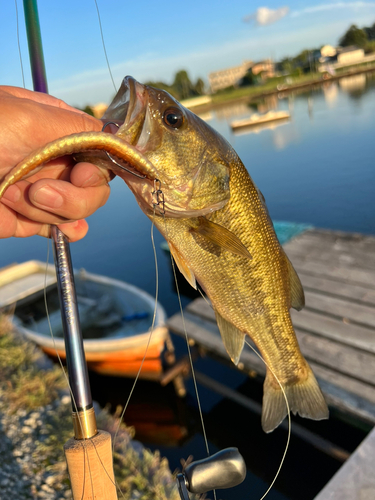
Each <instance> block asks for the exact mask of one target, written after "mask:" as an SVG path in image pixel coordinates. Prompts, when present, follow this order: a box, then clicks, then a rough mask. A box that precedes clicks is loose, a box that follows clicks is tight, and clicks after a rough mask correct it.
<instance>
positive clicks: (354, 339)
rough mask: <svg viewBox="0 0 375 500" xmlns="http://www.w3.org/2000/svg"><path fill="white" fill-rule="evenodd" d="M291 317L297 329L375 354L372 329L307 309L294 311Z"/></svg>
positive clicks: (374, 338) (374, 336)
mask: <svg viewBox="0 0 375 500" xmlns="http://www.w3.org/2000/svg"><path fill="white" fill-rule="evenodd" d="M291 316H292V321H293V325H294V326H295V327H296V328H299V329H302V330H304V331H308V332H310V333H315V334H316V335H318V336H323V337H326V338H329V339H331V340H335V341H337V342H340V343H343V344H346V345H349V346H352V347H355V348H358V349H363V350H365V351H368V352H372V353H374V354H375V334H374V331H373V329H371V328H366V327H363V326H360V325H354V324H352V323H345V322H344V321H342V320H339V319H337V318H332V317H329V316H323V315H322V314H321V313H320V312H319V311H309V310H307V309H303V310H302V311H295V310H292V311H291Z"/></svg>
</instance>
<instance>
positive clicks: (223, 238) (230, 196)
mask: <svg viewBox="0 0 375 500" xmlns="http://www.w3.org/2000/svg"><path fill="white" fill-rule="evenodd" d="M104 118H105V119H108V120H114V121H118V122H119V123H122V125H121V126H120V128H119V129H118V132H117V133H116V135H115V136H113V135H110V134H105V133H103V132H102V133H100V132H91V133H82V134H74V135H72V136H68V137H65V138H62V139H59V140H57V141H54V142H53V143H51V144H49V145H47V146H45V147H44V148H42V149H41V150H39V151H37V152H36V154H32V155H30V156H29V157H28V158H26V159H25V160H24V161H23V162H21V163H20V164H19V165H17V166H16V167H15V168H14V169H13V170H12V171H11V172H10V173H9V174H8V175H7V176H6V178H5V179H4V181H3V182H2V184H1V185H0V198H1V196H2V194H3V193H4V191H5V189H6V188H7V187H8V186H9V185H11V184H13V183H14V182H16V181H17V180H19V179H20V178H22V177H23V176H24V175H26V174H28V173H29V172H31V171H32V170H34V169H35V168H37V167H40V165H42V164H43V163H44V162H46V161H49V160H50V159H52V158H56V157H57V156H62V155H65V154H67V153H80V155H78V156H77V159H79V160H87V161H91V162H93V163H95V164H97V165H98V166H100V167H103V168H109V169H110V170H112V171H113V172H114V173H115V174H117V175H119V176H120V177H122V178H123V180H124V181H125V182H126V184H127V185H128V186H129V188H130V189H131V191H132V192H133V193H134V195H135V197H136V199H137V201H138V204H139V206H140V207H141V209H142V210H143V211H144V213H145V214H146V215H147V216H148V217H149V218H150V219H152V220H153V221H154V223H155V225H156V226H157V228H158V229H159V231H160V232H161V233H162V234H163V236H164V237H165V239H166V240H167V242H168V244H169V247H170V250H171V253H172V255H173V258H174V260H175V262H176V264H177V266H178V268H179V269H180V271H181V272H182V274H183V275H184V276H185V278H186V279H187V281H188V282H189V283H190V284H191V285H192V286H193V287H194V288H196V286H197V283H199V284H200V286H201V287H202V289H203V290H204V291H205V293H206V294H207V296H208V297H209V299H210V301H211V303H212V306H213V308H214V310H215V314H216V319H217V323H218V327H219V330H220V333H221V336H222V339H223V342H224V345H225V347H226V350H227V352H228V354H229V356H230V358H231V359H232V361H233V363H235V364H237V363H238V362H239V359H240V355H241V352H242V349H243V346H244V341H245V336H246V335H248V336H249V337H250V338H251V339H252V340H253V341H254V343H255V344H256V346H257V347H258V349H259V351H260V353H261V355H262V356H263V358H264V360H265V362H266V365H267V374H266V379H265V382H264V394H263V409H262V427H263V429H264V430H265V431H266V432H271V431H272V430H273V429H274V428H275V427H277V426H278V425H279V424H280V422H281V421H282V420H283V419H284V418H285V416H286V414H287V407H286V404H285V401H284V396H283V394H282V391H281V388H280V385H279V382H280V383H281V384H282V386H283V388H284V390H285V393H286V395H287V398H288V402H289V406H290V409H291V411H292V412H293V413H295V414H296V413H299V414H300V415H301V416H302V417H307V418H312V419H316V420H320V419H325V418H328V408H327V405H326V403H325V400H324V397H323V395H322V393H321V391H320V388H319V386H318V383H317V381H316V379H315V377H314V375H313V373H312V371H311V368H310V367H309V365H308V363H307V361H306V360H305V358H304V357H303V355H302V354H301V352H300V349H299V346H298V342H297V339H296V336H295V333H294V329H293V325H292V322H291V318H290V313H289V309H290V308H291V307H294V308H295V309H298V310H299V309H301V308H302V307H303V306H304V294H303V289H302V286H301V283H300V280H299V278H298V276H297V273H296V272H295V270H294V268H293V266H292V264H291V263H290V261H289V259H288V257H287V256H286V254H285V253H284V250H283V249H282V247H281V245H280V244H279V242H278V239H277V237H276V234H275V231H274V229H273V225H272V221H271V219H270V217H269V215H268V211H267V207H266V204H265V200H264V198H263V195H262V194H261V192H260V191H259V190H258V189H257V187H256V186H255V184H254V182H253V181H252V179H251V177H250V175H249V174H248V172H247V170H246V168H245V167H244V165H243V164H242V162H241V160H240V159H239V157H238V156H237V154H236V153H235V151H234V150H233V148H232V147H231V146H230V145H229V144H228V142H227V141H226V140H225V139H224V138H223V137H221V136H220V135H219V134H218V133H217V132H216V131H215V130H213V129H212V128H211V127H210V126H209V125H208V124H206V123H205V122H204V121H202V120H201V119H200V118H199V117H197V116H196V115H194V113H192V112H191V111H189V110H187V109H185V108H184V107H183V106H181V105H180V104H179V103H178V102H177V101H176V100H175V99H173V98H172V97H171V96H170V95H169V94H168V93H166V92H164V91H161V90H157V89H154V88H152V87H149V86H146V85H141V84H140V83H138V82H136V81H135V80H134V79H132V78H131V77H127V78H125V79H124V81H123V83H122V86H121V88H120V90H119V92H118V93H117V95H116V97H115V99H114V101H113V102H112V104H111V105H110V107H109V108H108V110H107V112H106V113H105V115H104ZM94 150H106V151H108V152H110V153H111V154H112V155H114V156H115V157H116V160H117V164H115V163H113V162H112V161H110V160H109V159H108V158H107V157H104V156H100V155H99V154H98V152H97V151H94ZM121 161H122V162H121ZM124 168H126V169H127V170H124ZM132 172H136V173H137V176H135V175H133V173H132ZM155 205H157V207H156V210H155Z"/></svg>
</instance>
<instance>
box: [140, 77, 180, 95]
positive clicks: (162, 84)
mask: <svg viewBox="0 0 375 500" xmlns="http://www.w3.org/2000/svg"><path fill="white" fill-rule="evenodd" d="M145 85H150V87H154V88H155V89H160V90H165V91H166V92H168V93H169V94H171V96H173V97H174V98H175V99H180V96H179V95H178V93H177V91H176V89H175V88H174V87H173V86H172V85H168V83H165V82H160V81H158V82H152V81H149V82H146V83H145Z"/></svg>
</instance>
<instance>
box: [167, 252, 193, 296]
mask: <svg viewBox="0 0 375 500" xmlns="http://www.w3.org/2000/svg"><path fill="white" fill-rule="evenodd" d="M168 245H169V249H170V251H171V254H172V257H173V258H174V261H175V262H176V264H177V267H178V269H179V270H180V272H181V274H183V275H184V277H185V279H186V280H187V281H188V282H189V283H190V285H191V286H192V287H193V288H195V289H197V283H196V281H195V275H194V273H193V271H192V270H191V269H190V267H189V265H188V263H187V262H186V260H185V259H184V257H183V256H182V255H181V254H180V252H179V251H178V250H177V248H176V247H175V246H173V245H172V243H169V242H168Z"/></svg>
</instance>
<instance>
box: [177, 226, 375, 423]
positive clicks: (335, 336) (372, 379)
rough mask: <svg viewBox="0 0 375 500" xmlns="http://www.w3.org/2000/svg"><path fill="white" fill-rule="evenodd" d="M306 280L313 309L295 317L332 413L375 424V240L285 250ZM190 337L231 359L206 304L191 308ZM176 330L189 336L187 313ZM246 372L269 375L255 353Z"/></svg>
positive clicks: (337, 236)
mask: <svg viewBox="0 0 375 500" xmlns="http://www.w3.org/2000/svg"><path fill="white" fill-rule="evenodd" d="M284 248H285V251H286V253H287V254H288V256H289V258H290V259H291V261H292V263H293V265H294V267H295V269H296V270H297V272H298V274H299V276H300V279H301V281H302V284H303V287H304V290H305V296H306V307H305V308H304V309H303V310H302V311H300V312H297V311H294V310H292V319H293V323H294V326H295V330H296V334H297V337H298V341H299V344H300V346H301V350H302V352H303V354H304V355H305V357H306V359H307V360H308V361H309V363H310V365H311V367H312V369H313V370H314V373H315V374H316V376H317V378H318V380H319V383H320V386H321V388H322V390H323V392H324V394H325V397H326V399H327V402H328V404H329V405H330V407H331V408H335V409H336V410H338V411H341V412H344V413H345V414H349V415H351V416H353V417H355V418H356V419H360V420H363V421H364V422H367V423H369V424H371V425H375V238H374V237H370V236H363V235H359V234H348V233H341V232H332V231H324V230H317V229H309V230H307V231H305V232H304V233H302V234H301V235H300V236H297V237H296V238H294V239H292V240H291V241H289V242H288V243H286V244H285V245H284ZM184 316H185V318H184V319H185V325H186V330H187V333H188V336H189V338H190V339H191V341H192V342H195V343H196V344H197V345H198V346H200V347H201V348H203V349H204V350H206V351H207V352H208V353H210V352H211V353H213V354H215V355H219V356H221V357H223V358H224V359H228V355H227V353H226V351H225V348H224V346H223V343H222V341H221V338H220V334H219V330H218V328H217V326H216V322H215V315H214V312H213V309H212V308H211V307H210V305H209V304H207V302H206V301H205V300H204V299H203V298H198V299H196V300H195V301H193V302H192V303H190V304H189V305H188V307H187V308H186V309H185V314H184ZM168 326H169V328H170V329H171V330H172V331H173V332H175V333H177V334H179V335H184V328H183V323H182V319H181V315H180V314H176V315H174V316H173V317H172V318H170V319H169V321H168ZM239 368H240V369H241V370H242V371H244V372H246V373H249V374H254V372H256V373H258V374H261V375H264V374H265V366H264V364H263V363H262V361H261V360H260V359H259V358H258V357H257V356H256V355H255V354H254V353H253V352H252V351H251V350H250V349H248V348H246V349H244V352H243V354H242V356H241V359H240V363H239Z"/></svg>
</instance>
